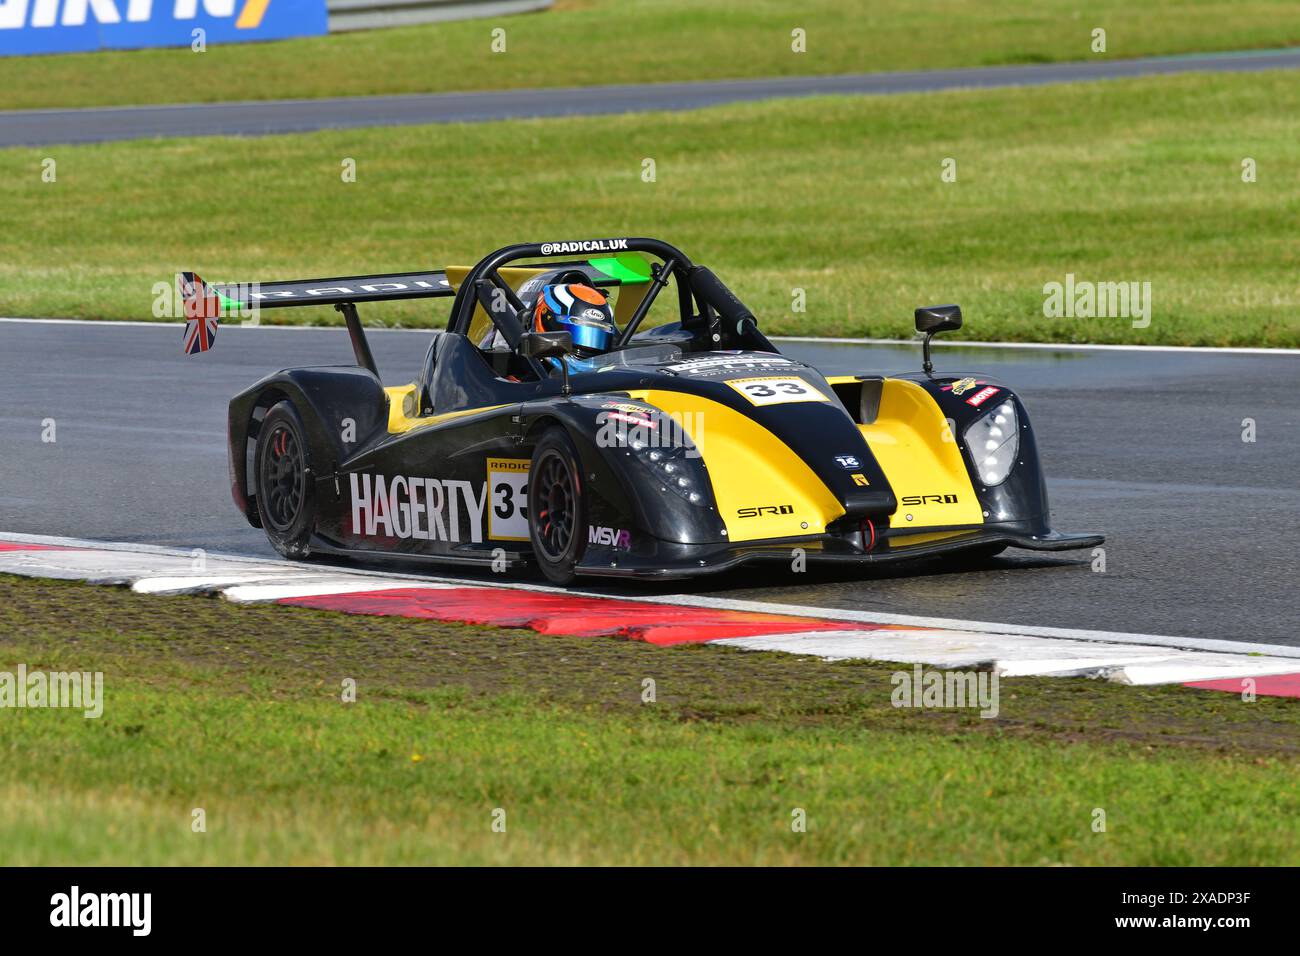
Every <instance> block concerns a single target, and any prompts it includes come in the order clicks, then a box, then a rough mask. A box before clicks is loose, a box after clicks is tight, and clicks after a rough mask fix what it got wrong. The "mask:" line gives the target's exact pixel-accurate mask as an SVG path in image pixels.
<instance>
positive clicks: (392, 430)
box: [384, 383, 505, 435]
mask: <svg viewBox="0 0 1300 956" xmlns="http://www.w3.org/2000/svg"><path fill="white" fill-rule="evenodd" d="M384 393H385V394H386V395H387V396H388V434H390V435H398V434H401V433H402V432H409V431H410V430H411V429H413V428H423V427H425V426H426V425H436V424H438V423H439V422H449V421H451V420H452V419H454V418H464V417H465V416H466V415H477V414H478V413H479V412H488V411H491V410H492V409H494V408H505V406H504V405H484V406H483V407H482V408H463V409H461V410H460V411H458V412H447V413H445V414H443V415H425V416H423V417H420V416H418V415H412V414H410V413H411V412H413V411H415V384H414V383H412V384H410V385H394V386H391V387H389V388H385V389H384Z"/></svg>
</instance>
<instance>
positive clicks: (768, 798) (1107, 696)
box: [0, 577, 1300, 865]
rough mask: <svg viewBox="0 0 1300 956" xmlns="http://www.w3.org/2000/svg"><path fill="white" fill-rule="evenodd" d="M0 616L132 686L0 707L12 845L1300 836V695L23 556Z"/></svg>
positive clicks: (178, 850)
mask: <svg viewBox="0 0 1300 956" xmlns="http://www.w3.org/2000/svg"><path fill="white" fill-rule="evenodd" d="M0 624H3V627H2V628H0V670H3V671H8V672H10V673H13V672H15V671H16V670H17V667H18V665H19V664H26V666H27V668H28V670H29V672H30V671H35V670H43V671H68V670H77V671H101V672H102V673H103V674H104V688H105V694H104V705H103V715H102V717H100V718H99V719H90V720H87V719H85V718H83V716H82V715H81V713H79V712H75V711H69V710H52V709H25V710H19V709H3V710H0V758H2V759H0V864H62V865H69V864H72V865H84V864H153V865H175V864H198V863H201V864H394V863H395V864H481V863H510V864H556V863H559V864H683V863H697V864H758V863H778V864H785V863H810V864H929V865H954V864H1027V865H1041V864H1075V865H1087V864H1114V865H1121V864H1142V865H1247V864H1266V865H1267V864H1290V865H1294V864H1295V863H1296V862H1297V861H1298V860H1300V831H1297V829H1296V827H1295V819H1296V815H1297V813H1300V795H1298V794H1297V792H1296V789H1295V786H1294V779H1295V766H1296V757H1297V750H1296V740H1297V735H1296V728H1297V722H1300V708H1297V706H1296V702H1295V701H1291V700H1278V699H1267V698H1261V699H1259V700H1257V701H1254V702H1249V703H1248V702H1244V701H1242V700H1241V699H1240V698H1239V697H1237V696H1235V695H1232V694H1223V693H1213V692H1205V691H1191V690H1188V689H1185V688H1181V687H1172V688H1133V687H1121V686H1118V685H1113V684H1106V683H1104V682H1097V681H1085V680H1063V679H1055V680H1053V679H1023V680H1015V681H1011V680H1008V681H1003V682H1002V685H1001V704H1000V711H999V714H998V716H997V718H996V719H992V720H985V719H981V718H980V717H978V716H976V714H975V712H973V711H971V710H937V709H926V710H913V709H906V708H902V709H900V708H895V707H893V706H892V705H891V694H892V688H893V683H892V675H893V673H895V672H896V671H897V670H898V667H897V666H895V665H889V664H883V663H863V662H839V663H828V662H824V661H818V660H815V659H809V658H799V657H793V656H789V655H778V654H759V653H744V652H738V651H727V650H723V649H720V648H715V647H677V648H656V647H651V646H649V645H646V644H640V643H633V642H628V641H620V640H614V639H587V638H572V637H565V636H562V635H540V634H536V633H534V632H531V631H519V630H493V629H490V628H478V627H463V626H457V625H445V624H438V623H436V622H432V621H412V620H400V619H391V618H389V619H382V618H359V617H349V616H345V615H339V614H330V613H327V612H316V611H306V610H302V609H297V608H285V607H276V606H271V607H234V606H232V605H230V604H228V603H226V602H224V601H220V600H216V599H209V598H193V597H181V598H159V597H145V596H140V595H136V594H132V593H131V592H130V591H127V590H125V589H117V588H106V587H92V586H89V585H84V584H72V583H63V582H48V581H30V580H20V579H15V578H9V577H0ZM905 670H906V671H908V673H909V675H910V669H905ZM346 680H351V681H354V682H355V688H356V693H355V702H344V700H343V699H342V697H343V687H344V682H345V681H346ZM647 680H650V681H653V682H654V698H653V700H651V701H648V700H647V699H646V688H647V684H646V681H647ZM195 811H202V826H201V827H198V826H197V824H196V821H197V820H198V819H199V818H198V817H196V815H195Z"/></svg>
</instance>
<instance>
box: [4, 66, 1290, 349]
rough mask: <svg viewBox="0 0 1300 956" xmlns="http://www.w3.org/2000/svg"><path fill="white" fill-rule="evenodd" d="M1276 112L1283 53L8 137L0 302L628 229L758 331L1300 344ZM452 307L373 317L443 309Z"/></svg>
mask: <svg viewBox="0 0 1300 956" xmlns="http://www.w3.org/2000/svg"><path fill="white" fill-rule="evenodd" d="M1296 116H1300V87H1297V85H1296V83H1295V77H1294V75H1292V74H1291V73H1286V72H1283V73H1261V74H1254V75H1222V76H1212V75H1188V76H1179V77H1166V78H1159V79H1147V80H1133V81H1114V82H1106V83H1093V84H1078V85H1071V86H1063V87H1054V88H1041V89H1017V90H989V91H978V92H976V91H972V92H961V93H946V94H941V95H918V96H900V97H890V98H827V99H818V100H801V101H785V102H773V103H764V104H749V105H743V106H731V107H725V108H718V109H712V110H706V111H700V112H692V113H679V114H641V115H635V116H619V117H602V118H581V119H562V120H544V121H534V122H511V123H495V124H483V125H468V126H428V127H408V128H400V129H372V130H356V131H348V132H329V133H316V134H310V135H297V136H283V137H267V138H258V139H217V138H214V139H199V140H190V141H184V142H180V141H164V142H130V143H114V144H104V145H96V146H81V147H66V148H58V149H44V150H30V149H29V150H17V149H15V150H5V151H2V152H0V208H4V210H5V212H6V214H7V216H6V218H7V220H8V222H9V223H10V227H9V228H8V229H5V230H4V231H3V232H0V314H5V315H34V316H78V317H89V318H114V319H141V318H145V319H147V318H149V317H150V315H151V309H152V306H153V302H154V291H153V287H154V284H155V283H158V282H162V283H163V284H164V287H167V286H169V285H170V283H171V276H172V275H173V273H174V272H176V271H177V270H180V269H186V268H197V269H198V270H199V271H200V272H201V273H202V274H204V275H205V276H206V277H207V278H209V279H211V280H226V281H230V280H249V281H251V280H267V279H274V278H291V277H293V278H296V277H303V276H312V275H317V276H331V275H349V274H357V273H364V272H367V271H372V272H386V271H397V270H403V269H418V268H430V267H437V266H440V265H445V264H448V263H452V264H458V263H465V264H468V263H470V262H472V261H474V260H475V259H477V258H478V257H479V256H481V255H484V254H485V253H486V252H488V251H489V250H491V249H493V248H495V247H497V246H500V245H504V244H506V243H509V242H516V241H520V240H524V239H536V240H550V239H561V238H566V239H567V238H579V237H588V236H617V235H646V234H648V235H658V236H660V237H662V238H665V239H667V240H669V241H671V242H674V243H676V244H678V245H680V246H681V247H682V248H683V249H685V250H686V251H687V252H688V253H689V254H691V255H692V256H693V257H694V258H695V259H696V260H697V261H700V262H704V263H706V264H708V265H711V266H713V267H714V268H715V269H716V270H717V271H718V272H719V273H720V274H721V275H722V276H723V277H724V278H725V279H726V280H727V281H728V283H729V284H730V285H731V286H732V287H733V288H734V289H735V290H736V291H737V292H738V293H739V294H740V296H741V297H742V298H743V299H745V300H746V301H747V302H748V303H749V304H750V305H751V307H753V308H754V309H755V311H756V313H757V314H758V315H759V317H760V321H761V322H762V324H763V325H764V327H765V328H766V329H767V330H768V331H770V332H775V333H786V334H821V335H878V336H906V335H910V332H911V313H912V309H913V308H914V307H915V306H917V305H920V304H928V303H933V302H938V301H944V302H947V301H956V302H960V303H961V304H962V306H963V307H964V308H965V310H966V314H967V317H968V322H967V329H966V331H965V332H963V333H962V334H964V335H967V336H969V337H971V338H974V339H983V340H990V339H1020V340H1029V341H1076V342H1128V343H1137V344H1177V345H1252V346H1254V345H1262V346H1296V345H1300V290H1298V288H1297V285H1296V282H1295V275H1296V269H1297V266H1300V254H1298V253H1297V246H1296V243H1295V241H1294V227H1295V222H1296V220H1297V216H1298V214H1300V193H1298V192H1297V191H1296V189H1295V188H1294V187H1295V176H1294V172H1293V171H1294V170H1295V169H1296V168H1297V167H1300V137H1298V136H1297V135H1296V133H1297V122H1296V119H1295V117H1296ZM574 143H582V148H581V149H574V148H570V147H568V146H565V145H564V144H574ZM47 157H48V158H53V159H54V160H55V161H56V163H57V167H56V169H57V181H56V182H53V183H47V182H43V181H42V176H41V171H42V168H43V167H42V162H43V160H44V159H45V158H47ZM647 158H648V159H653V160H654V161H655V176H654V181H653V182H647V181H645V180H644V179H643V170H644V169H645V168H646V167H645V165H644V160H645V159H647ZM1246 158H1249V159H1251V160H1253V161H1254V163H1255V164H1256V167H1257V170H1258V175H1257V181H1255V182H1243V180H1242V162H1243V160H1244V159H1246ZM345 159H353V160H355V163H356V170H357V175H356V181H355V182H344V181H343V180H342V177H341V170H342V165H341V164H342V162H343V161H344V160H345ZM945 159H952V160H954V161H955V163H956V174H957V178H956V181H955V182H945V181H943V180H942V179H941V172H942V171H943V161H944V160H945ZM1067 274H1072V275H1074V276H1075V278H1076V279H1077V280H1079V281H1088V282H1098V283H1100V282H1149V283H1150V302H1151V310H1150V313H1151V314H1150V324H1149V326H1146V327H1138V328H1135V327H1134V321H1135V320H1134V319H1133V318H1124V317H1121V318H1092V319H1083V318H1075V319H1068V318H1045V317H1044V315H1043V305H1044V286H1045V284H1047V283H1049V282H1062V283H1063V282H1065V280H1066V276H1067ZM797 290H803V295H804V296H805V297H806V312H794V311H793V304H794V302H795V300H796V298H797V297H798V292H797ZM446 308H447V305H446V303H445V302H441V303H437V304H433V305H430V304H429V303H404V304H394V305H389V306H385V307H381V308H377V309H376V308H368V309H367V310H366V311H365V315H366V316H367V317H369V318H371V319H374V318H378V319H380V320H383V321H388V322H393V323H403V324H407V325H441V324H442V323H443V322H445V317H446ZM266 318H267V319H269V320H277V321H283V320H290V321H292V320H298V321H303V320H308V321H313V320H314V321H324V322H329V321H337V315H336V314H335V313H333V312H332V311H331V310H328V309H306V310H292V311H290V310H281V311H280V312H278V313H275V312H273V313H268V315H267V316H266ZM1139 321H1140V320H1139Z"/></svg>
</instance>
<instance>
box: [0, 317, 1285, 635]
mask: <svg viewBox="0 0 1300 956" xmlns="http://www.w3.org/2000/svg"><path fill="white" fill-rule="evenodd" d="M180 336H181V331H180V326H178V325H167V326H112V325H109V324H103V325H96V324H85V323H55V322H45V323H10V322H0V532H2V531H17V532H26V533H31V534H50V535H67V536H73V537H83V538H92V539H100V540H109V541H131V542H142V543H153V544H164V545H171V546H178V547H186V548H190V547H201V548H205V549H208V550H210V551H224V552H232V553H242V554H256V555H269V554H272V553H273V552H272V551H271V549H270V547H269V545H268V544H267V542H266V539H265V538H264V537H263V536H262V533H261V532H260V531H257V530H255V529H253V528H251V527H249V526H248V525H247V524H246V523H245V522H244V520H243V519H242V517H240V516H239V515H238V514H237V513H236V511H235V509H234V505H233V504H232V503H231V500H230V493H229V486H228V480H227V466H226V455H225V431H224V429H225V414H226V403H227V401H228V400H229V398H230V396H231V395H233V394H234V393H235V392H236V391H238V390H240V389H242V388H244V387H245V386H247V385H249V384H250V383H252V382H253V381H255V380H256V379H257V378H260V377H261V376H262V375H263V374H265V373H267V372H270V371H273V370H275V369H278V368H282V367H286V366H291V365H313V364H340V363H345V362H348V361H350V360H351V359H350V356H351V352H350V348H349V346H348V341H347V337H346V333H344V332H343V331H342V330H341V329H307V330H304V329H286V328H275V327H263V328H259V329H244V328H238V327H230V328H227V327H223V328H222V329H221V330H220V333H219V334H218V337H217V343H216V347H215V348H214V349H213V350H212V351H211V352H209V353H206V354H203V355H199V356H185V355H183V354H182V353H181V351H180ZM426 336H427V333H423V332H416V331H384V332H376V333H374V334H372V335H371V336H370V339H371V344H372V347H373V349H374V352H375V356H376V359H377V361H378V363H379V367H380V369H381V371H382V372H383V373H384V379H385V381H386V382H387V383H388V384H398V383H401V382H405V381H410V380H411V379H412V378H413V377H414V373H415V369H416V366H417V364H418V363H419V361H420V358H421V356H422V355H423V352H424V347H425V342H426ZM784 350H785V351H786V352H787V353H788V354H792V355H795V356H798V357H800V358H803V359H806V360H808V361H811V362H814V363H815V364H817V365H819V366H820V367H821V368H823V369H824V370H825V371H828V372H850V371H868V370H870V371H890V370H905V369H910V368H914V367H916V366H917V365H918V363H919V360H920V356H919V351H918V350H917V349H914V348H910V347H900V346H893V347H889V346H871V347H866V346H860V345H859V346H848V345H838V346H832V345H810V344H806V343H800V344H794V343H790V344H787V345H786V346H785V349H784ZM936 364H937V366H938V367H939V369H940V370H943V371H954V372H956V371H962V372H973V373H987V374H988V375H990V376H992V377H996V378H1000V379H1003V380H1004V381H1006V382H1007V383H1008V384H1011V385H1013V386H1015V387H1016V388H1017V389H1018V390H1019V391H1020V393H1021V395H1022V396H1023V398H1024V400H1025V402H1026V403H1027V406H1028V409H1029V412H1030V415H1031V416H1032V420H1033V424H1034V427H1035V429H1036V431H1037V434H1038V439H1039V444H1040V449H1041V453H1042V456H1043V459H1044V463H1045V466H1046V469H1047V472H1048V475H1049V487H1050V492H1051V499H1052V506H1053V523H1054V524H1055V526H1056V527H1058V528H1060V529H1061V530H1068V531H1092V530H1101V531H1104V532H1105V533H1106V534H1107V535H1108V540H1107V543H1106V546H1105V557H1106V570H1105V571H1104V572H1096V571H1094V570H1093V568H1092V562H1093V558H1092V555H1091V554H1090V553H1088V552H1071V553H1065V554H1038V553H1032V552H1027V551H1008V552H1006V553H1005V554H1004V555H1003V556H1001V557H999V558H996V559H993V560H992V561H989V562H985V563H984V564H983V565H979V566H976V567H971V566H961V565H959V564H956V563H953V562H952V561H951V560H949V561H939V562H935V563H931V564H927V565H921V566H909V567H900V566H893V567H890V568H887V569H885V568H877V569H866V570H864V569H854V570H848V569H836V570H833V571H831V570H820V569H817V568H816V566H813V567H812V568H811V569H810V570H809V571H807V572H805V573H803V574H794V573H792V572H790V571H789V570H788V569H786V568H785V567H776V568H772V569H762V570H754V569H750V570H746V571H745V572H743V573H739V572H737V573H732V574H728V575H726V576H721V577H714V578H705V579H698V580H696V581H693V582H685V583H683V582H677V583H674V584H671V585H660V586H658V587H657V588H656V589H655V593H673V592H681V591H690V592H693V593H697V594H718V595H725V596H727V597H731V598H741V599H753V600H767V601H779V602H787V603H794V604H807V605H817V606H824V607H836V608H850V609H855V610H866V611H884V612H891V613H898V614H921V615H927V616H934V617H947V618H962V619H966V620H977V621H997V622H1004V623H1015V624H1026V625H1038V626H1052V627H1077V628H1089V629H1105V630H1115V631H1128V632H1141V633H1149V634H1169V635H1176V636H1184V637H1207V638H1219V639H1232V640H1243V641H1261V642H1266V643H1279V644H1290V645H1293V646H1300V636H1298V635H1297V630H1296V620H1297V615H1296V582H1297V580H1300V575H1298V572H1300V548H1297V544H1298V543H1300V482H1297V480H1296V475H1297V474H1298V473H1300V450H1298V449H1300V446H1298V445H1297V442H1296V435H1297V429H1298V428H1300V357H1296V356H1260V355H1228V354H1215V353H1205V354H1189V353H1185V352H1183V353H1164V352H1151V353H1139V352H1089V351H1078V350H1069V349H1064V348H1063V349H1061V350H1059V351H1046V352H1045V351H1029V350H1011V349H975V348H972V349H966V348H944V349H941V350H937V351H936ZM1246 418H1251V419H1254V421H1255V424H1256V437H1257V440H1256V441H1255V442H1254V443H1246V442H1243V441H1242V437H1241V436H1242V420H1243V419H1246ZM46 419H54V422H55V429H56V431H55V437H56V441H55V442H53V443H46V442H43V441H42V428H43V422H44V420H46ZM406 570H409V569H406ZM435 573H438V574H442V575H447V574H448V573H449V572H448V571H447V570H446V569H437V571H436V572H435ZM455 574H456V576H460V577H465V578H467V579H469V580H474V579H475V575H474V574H461V573H460V572H455ZM497 580H499V579H497ZM599 589H601V590H605V591H620V592H621V593H637V591H638V586H636V585H623V584H620V585H603V584H602V585H600V586H599ZM642 593H644V589H642Z"/></svg>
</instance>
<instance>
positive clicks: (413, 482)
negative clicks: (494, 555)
mask: <svg viewBox="0 0 1300 956" xmlns="http://www.w3.org/2000/svg"><path fill="white" fill-rule="evenodd" d="M348 477H349V478H350V479H351V482H352V533H353V534H364V535H370V536H374V535H380V536H382V537H386V538H416V539H418V540H421V541H453V542H454V541H463V540H465V534H464V532H465V531H466V530H468V532H469V540H470V541H473V542H475V543H478V542H480V541H482V540H483V512H484V510H485V509H486V508H487V486H486V485H480V486H479V489H478V491H477V492H476V491H475V490H474V483H473V482H469V481H448V480H443V479H439V478H415V477H407V476H405V475H396V476H394V477H393V478H385V477H384V476H383V475H358V474H355V473H354V474H352V475H349V476H348ZM462 516H463V517H464V521H462V520H461V519H462Z"/></svg>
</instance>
